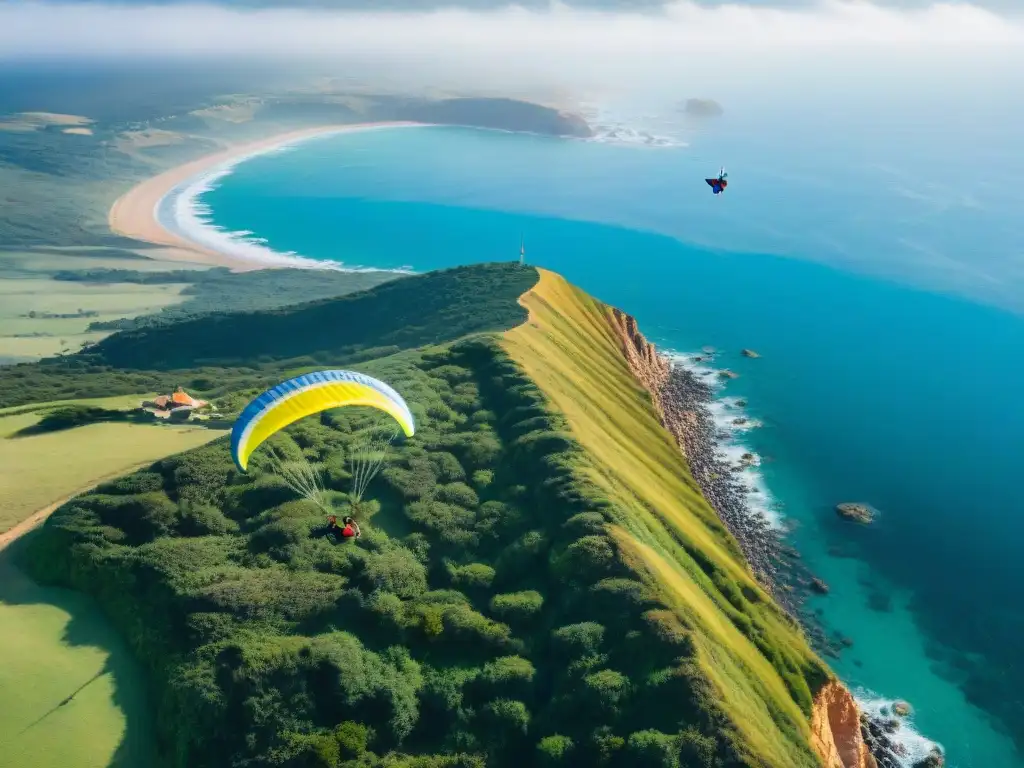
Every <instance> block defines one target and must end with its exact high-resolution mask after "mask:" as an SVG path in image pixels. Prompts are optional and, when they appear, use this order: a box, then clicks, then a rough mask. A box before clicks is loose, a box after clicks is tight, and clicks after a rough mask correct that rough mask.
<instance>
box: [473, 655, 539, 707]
mask: <svg viewBox="0 0 1024 768" xmlns="http://www.w3.org/2000/svg"><path fill="white" fill-rule="evenodd" d="M534 675H536V670H535V669H534V668H533V664H531V663H530V662H529V661H528V660H527V659H524V658H522V657H521V656H502V657H501V658H498V659H495V660H494V661H491V662H488V663H487V664H485V665H484V668H483V670H482V671H481V672H480V677H479V681H480V684H481V685H482V686H484V687H485V688H487V689H488V690H489V691H490V694H491V696H508V697H511V698H515V699H525V698H526V697H527V696H528V695H529V693H530V684H531V683H532V682H533V678H534Z"/></svg>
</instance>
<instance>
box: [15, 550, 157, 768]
mask: <svg viewBox="0 0 1024 768" xmlns="http://www.w3.org/2000/svg"><path fill="white" fill-rule="evenodd" d="M30 535H31V534H30ZM21 543H22V540H19V541H18V542H16V543H15V544H13V545H12V546H11V547H9V548H8V549H6V550H0V658H2V659H3V664H0V768H25V767H26V766H32V767H33V768H68V766H75V768H113V767H114V766H116V767H117V768H150V767H151V766H152V765H154V764H155V761H154V759H153V754H152V751H151V744H152V742H151V738H150V728H149V714H148V710H147V706H146V697H145V689H144V686H143V684H142V675H141V670H139V669H138V668H137V667H136V665H135V662H134V661H133V659H132V657H131V654H130V653H129V651H128V649H127V648H126V647H125V646H124V645H123V644H122V642H121V641H120V639H119V638H118V636H117V634H116V632H115V631H114V629H113V628H112V627H111V626H109V625H108V624H107V622H106V621H105V619H104V618H103V616H102V615H101V614H100V613H99V610H98V608H97V607H96V606H95V604H94V603H93V602H92V601H91V600H90V599H89V598H87V597H85V596H84V595H80V594H77V593H74V592H71V591H68V590H64V589H51V588H43V587H39V586H37V585H36V584H35V583H33V582H32V581H31V580H29V579H28V578H27V577H26V576H25V575H24V574H23V573H22V572H21V571H20V570H18V569H17V568H15V567H14V565H13V564H12V562H11V561H12V559H13V556H14V551H13V550H15V549H16V548H17V547H18V546H19V545H21ZM76 690H77V693H76ZM72 694H74V697H73V698H72V699H71V700H70V701H68V702H67V703H65V704H63V705H62V704H61V702H62V701H65V699H67V698H68V697H69V696H71V695H72Z"/></svg>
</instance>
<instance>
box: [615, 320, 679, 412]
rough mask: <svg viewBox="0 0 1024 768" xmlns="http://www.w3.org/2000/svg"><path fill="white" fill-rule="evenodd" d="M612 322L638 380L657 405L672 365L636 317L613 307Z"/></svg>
mask: <svg viewBox="0 0 1024 768" xmlns="http://www.w3.org/2000/svg"><path fill="white" fill-rule="evenodd" d="M612 324H613V326H614V328H615V330H617V331H618V333H619V336H620V338H621V340H622V352H623V354H624V355H625V356H626V360H628V361H629V367H630V369H631V370H632V371H633V375H634V376H635V377H636V380H637V381H638V382H640V384H642V385H643V387H644V388H645V389H646V390H647V391H648V392H650V393H651V397H652V398H654V403H655V405H657V406H659V411H660V402H659V397H658V393H659V392H661V390H662V387H663V386H664V385H665V382H666V381H667V380H668V376H669V373H670V371H671V366H670V365H669V363H668V361H667V360H666V359H665V358H663V357H662V356H661V355H659V354H658V352H657V350H656V349H655V348H654V345H653V344H651V343H650V342H649V341H647V339H645V338H644V335H643V334H642V333H640V329H639V328H638V327H637V323H636V318H634V317H633V316H632V315H627V314H626V313H625V312H623V311H622V310H619V309H614V308H613V309H612Z"/></svg>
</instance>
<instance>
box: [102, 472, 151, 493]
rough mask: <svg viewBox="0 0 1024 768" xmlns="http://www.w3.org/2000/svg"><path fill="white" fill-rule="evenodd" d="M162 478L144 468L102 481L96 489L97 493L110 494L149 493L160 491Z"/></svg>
mask: <svg viewBox="0 0 1024 768" xmlns="http://www.w3.org/2000/svg"><path fill="white" fill-rule="evenodd" d="M163 488H164V478H163V475H160V474H158V473H156V472H152V471H149V470H144V471H142V472H135V473H133V474H131V475H125V476H124V477H119V478H118V479H117V480H113V481H111V482H109V483H104V484H103V485H101V486H99V488H97V489H96V492H97V493H104V494H110V495H125V496H128V495H132V494H136V493H149V492H151V491H162V490H163Z"/></svg>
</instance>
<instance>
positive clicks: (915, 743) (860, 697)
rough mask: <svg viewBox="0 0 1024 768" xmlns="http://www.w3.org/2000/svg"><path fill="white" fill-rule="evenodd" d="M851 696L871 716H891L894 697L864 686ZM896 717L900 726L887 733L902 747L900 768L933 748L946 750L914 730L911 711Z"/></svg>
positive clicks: (907, 767)
mask: <svg viewBox="0 0 1024 768" xmlns="http://www.w3.org/2000/svg"><path fill="white" fill-rule="evenodd" d="M853 698H854V699H856V701H857V706H859V707H860V710H861V711H862V712H864V713H865V714H867V715H870V716H871V717H874V718H879V719H882V720H887V719H889V718H892V717H893V714H892V711H891V708H892V704H893V702H894V701H896V700H895V699H886V698H883V697H881V696H879V695H878V694H877V693H875V692H874V691H869V690H867V689H866V688H857V689H856V690H854V691H853ZM896 719H898V720H899V721H900V727H899V728H898V729H897V730H896V732H895V733H890V734H887V735H888V737H889V739H890V740H891V741H892V742H893V743H895V744H899V745H900V746H901V747H902V749H903V752H904V754H902V755H898V756H897V759H898V760H899V762H900V765H901V766H902V768H913V765H914V763H917V762H919V761H921V760H924V759H925V758H926V757H928V755H929V754H930V753H931V751H932V750H933V749H936V748H938V749H939V750H940V751H942V752H943V753H945V751H946V750H945V749H944V748H943V747H942V745H941V744H939V743H938V742H935V741H932V740H931V739H928V738H926V737H924V736H922V735H921V734H920V733H919V732H918V731H917V730H916V728H915V727H914V715H913V712H911V714H910V715H909V716H907V717H900V718H896ZM950 768H954V766H950Z"/></svg>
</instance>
